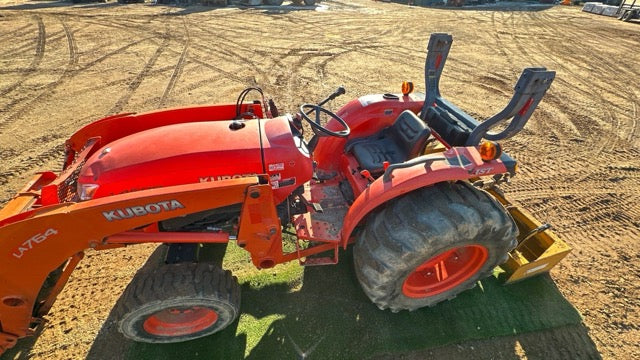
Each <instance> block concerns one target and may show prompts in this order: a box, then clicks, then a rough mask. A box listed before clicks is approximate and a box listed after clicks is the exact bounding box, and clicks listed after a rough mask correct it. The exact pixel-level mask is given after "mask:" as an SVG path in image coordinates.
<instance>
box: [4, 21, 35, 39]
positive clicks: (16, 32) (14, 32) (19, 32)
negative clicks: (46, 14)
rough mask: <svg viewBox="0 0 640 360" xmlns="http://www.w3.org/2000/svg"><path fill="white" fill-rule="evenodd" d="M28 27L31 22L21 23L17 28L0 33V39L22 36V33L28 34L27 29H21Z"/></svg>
mask: <svg viewBox="0 0 640 360" xmlns="http://www.w3.org/2000/svg"><path fill="white" fill-rule="evenodd" d="M29 27H31V24H26V25H23V26H21V27H19V28H17V29H14V30H11V31H8V32H6V33H4V34H0V41H4V38H8V37H11V38H13V39H15V38H17V37H19V36H22V35H24V34H28V33H29V30H27V31H23V30H26V29H27V28H29Z"/></svg>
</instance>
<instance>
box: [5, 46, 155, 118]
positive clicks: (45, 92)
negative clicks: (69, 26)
mask: <svg viewBox="0 0 640 360" xmlns="http://www.w3.org/2000/svg"><path fill="white" fill-rule="evenodd" d="M147 40H149V38H143V39H140V40H137V41H134V42H132V43H129V44H127V45H124V46H121V47H119V48H117V49H115V50H113V51H111V52H109V53H107V54H105V55H103V56H101V57H99V58H97V59H94V60H92V61H90V62H88V63H87V64H84V65H82V66H79V67H78V66H75V67H76V69H74V70H71V69H70V68H69V66H68V68H67V69H69V70H68V71H66V70H65V71H64V72H63V75H62V76H61V77H60V78H58V79H57V80H56V81H53V82H51V83H49V84H47V85H46V86H44V87H43V88H42V90H41V92H40V93H39V94H38V95H36V96H33V97H30V100H26V101H23V102H22V104H23V106H21V107H20V108H18V109H16V110H15V111H14V112H13V113H12V114H10V115H9V116H7V117H6V119H5V121H4V122H1V123H0V131H3V130H4V129H5V128H6V127H7V126H9V125H11V124H12V123H13V122H15V121H16V120H17V119H19V118H20V117H21V116H23V115H24V113H25V112H26V111H28V110H29V109H31V108H32V107H33V105H34V104H37V103H38V102H40V101H42V100H43V99H45V98H46V97H48V96H50V94H51V93H52V91H53V90H54V89H55V88H56V87H58V86H59V85H60V84H61V83H62V82H63V80H66V79H70V78H72V77H74V76H76V75H78V74H80V73H82V72H83V71H86V70H87V69H90V68H91V67H93V66H95V65H96V64H99V63H101V62H103V61H105V60H107V59H109V58H111V57H112V56H115V55H118V54H120V53H123V52H124V51H126V50H127V49H129V48H131V47H133V46H135V45H137V44H140V43H142V42H144V41H147ZM69 45H70V46H71V49H72V48H73V44H69ZM72 51H73V52H75V50H70V52H72ZM23 100H24V99H23Z"/></svg>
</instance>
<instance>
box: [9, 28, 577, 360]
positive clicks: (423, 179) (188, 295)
mask: <svg viewBox="0 0 640 360" xmlns="http://www.w3.org/2000/svg"><path fill="white" fill-rule="evenodd" d="M451 44H452V37H451V36H450V35H447V34H433V35H432V37H431V39H430V41H429V44H428V49H427V50H428V53H427V59H426V65H425V82H426V84H425V85H426V89H427V91H426V94H420V93H414V92H413V91H412V90H413V85H412V84H411V83H408V82H406V83H404V84H403V87H402V93H399V94H374V95H366V96H362V97H359V98H357V99H355V100H353V101H351V102H349V103H347V104H346V105H345V106H343V107H342V108H341V109H340V110H338V111H337V112H335V113H334V112H332V111H330V110H328V109H327V108H325V107H323V105H324V104H325V103H327V102H329V101H330V100H332V99H334V98H335V97H337V96H339V95H342V94H343V93H344V92H345V90H344V89H343V88H339V89H338V90H337V91H336V92H335V93H333V94H331V95H330V96H329V97H328V98H326V99H324V100H323V101H321V102H320V103H319V104H303V105H302V106H301V107H300V109H299V111H298V112H297V113H296V114H279V113H278V110H277V109H276V107H275V105H274V103H273V101H272V100H269V101H266V100H265V98H264V95H263V93H262V90H261V89H259V88H248V89H246V90H245V91H243V92H242V93H241V94H240V96H239V98H238V101H237V102H236V104H221V105H211V106H197V107H185V108H177V109H165V110H160V111H154V112H149V113H144V114H119V115H115V116H111V117H107V118H104V119H101V120H98V121H95V122H93V123H90V124H88V125H86V126H85V127H83V128H82V129H80V130H78V131H77V132H76V133H74V134H73V135H72V136H71V137H70V138H69V139H68V140H67V141H66V153H65V158H64V167H63V170H62V172H60V173H59V174H55V173H53V172H42V173H38V174H37V175H35V176H34V177H33V179H32V180H31V181H30V182H29V183H28V184H27V185H25V187H24V188H23V189H21V190H20V191H19V192H18V194H17V195H16V196H15V197H14V198H13V199H12V200H10V201H9V202H8V203H7V204H6V206H5V207H4V208H3V209H2V210H0V253H1V254H2V255H0V256H2V257H3V259H4V261H2V263H1V265H0V353H1V352H3V351H4V350H6V349H8V348H11V347H13V346H14V345H15V344H16V342H17V340H18V339H19V338H22V337H25V336H28V335H31V334H33V333H34V330H35V329H36V327H37V326H38V325H39V324H40V323H41V322H42V320H43V318H44V316H45V315H46V314H47V313H48V311H49V309H50V308H51V306H52V305H53V303H54V301H55V299H56V296H57V295H58V294H59V293H60V291H61V290H62V289H63V287H64V285H65V284H66V282H67V280H68V279H69V276H70V274H71V273H72V271H73V270H74V268H75V267H76V265H77V264H78V263H79V262H80V261H81V259H82V257H83V254H84V252H85V251H86V250H87V249H94V250H106V249H112V248H116V247H124V246H131V245H134V244H140V243H159V244H163V245H162V249H163V250H164V251H163V255H162V257H161V260H160V261H159V262H158V264H157V266H156V267H155V268H154V269H152V270H148V269H146V270H141V271H140V272H139V273H138V274H137V275H136V276H135V277H134V279H133V280H132V282H131V283H130V284H129V286H128V287H127V289H126V290H125V292H124V294H123V295H122V296H123V299H124V301H122V302H121V304H120V305H118V308H117V309H116V311H115V314H116V317H117V319H118V330H119V331H120V332H121V333H122V334H123V335H124V336H125V337H127V338H129V339H133V340H135V341H141V342H149V343H170V342H178V341H186V340H190V339H195V338H198V337H202V336H207V335H210V334H213V333H215V332H218V331H220V330H222V329H224V328H225V327H226V326H228V325H229V324H231V323H232V322H234V321H235V320H236V319H237V317H238V315H239V312H240V288H239V286H238V283H237V280H236V279H235V277H233V276H232V275H231V273H230V272H229V271H225V270H223V269H222V268H221V266H220V264H219V263H217V262H215V261H210V260H208V259H206V258H204V257H201V256H200V253H199V252H200V249H202V247H203V246H224V245H226V244H227V243H229V242H234V243H236V244H237V245H238V246H240V247H242V248H244V249H245V250H246V251H247V252H248V253H249V255H250V256H251V260H252V262H253V264H254V265H255V266H256V267H257V268H259V269H267V268H272V267H274V266H275V265H277V264H280V263H284V262H288V261H299V262H300V264H301V265H327V264H335V263H337V262H338V259H339V254H340V252H341V249H344V248H346V247H347V246H354V251H353V253H354V263H355V269H356V274H357V276H358V279H359V281H360V284H361V285H362V288H363V290H364V292H365V293H366V294H367V295H368V296H369V298H370V299H371V300H372V302H373V303H374V304H376V306H378V307H379V308H381V309H390V310H391V311H394V312H395V311H401V310H416V309H418V308H421V307H424V306H432V305H435V304H437V303H439V302H441V301H443V300H447V299H451V298H452V297H454V296H456V295H457V294H458V293H460V292H461V291H464V290H465V289H468V288H470V287H472V286H474V285H475V284H476V282H477V281H478V280H479V279H481V278H483V277H485V276H488V275H490V274H491V273H492V271H493V270H494V269H495V268H496V267H497V266H501V267H502V268H503V269H504V270H505V272H506V274H507V275H506V279H507V281H508V282H512V281H517V280H521V279H524V278H526V277H529V276H533V275H537V274H540V273H543V272H546V271H548V270H549V269H550V268H551V267H553V266H554V265H555V263H557V262H558V261H560V259H561V258H562V257H563V256H565V255H566V254H567V253H568V252H569V250H570V249H569V247H568V246H567V245H566V244H564V242H562V241H561V240H560V239H558V238H557V236H555V235H554V234H553V233H552V232H551V231H550V230H549V225H547V224H541V223H540V222H538V221H537V220H535V219H534V218H533V217H532V216H531V215H530V214H529V213H528V212H526V211H525V210H523V209H520V208H519V207H517V206H515V205H514V204H512V203H511V202H509V201H508V200H507V199H506V198H505V197H504V195H503V194H502V192H501V191H500V189H499V188H498V185H499V184H500V183H504V182H506V181H509V180H510V179H511V178H512V177H513V176H514V175H515V174H516V171H517V162H516V160H515V159H513V158H512V157H511V156H509V155H508V154H506V153H504V152H503V151H502V149H501V146H500V145H499V143H498V141H500V140H502V139H506V138H509V137H512V136H514V135H516V134H517V133H518V132H519V131H520V130H522V128H523V127H524V126H525V124H526V123H527V121H528V120H529V118H530V116H531V114H532V113H533V111H534V109H535V108H536V106H537V105H538V104H539V102H540V101H541V100H542V97H543V96H544V94H545V93H546V91H547V89H548V88H549V86H550V85H551V82H552V81H553V78H554V76H555V73H554V72H552V71H548V70H546V69H544V68H529V69H525V70H524V71H523V73H522V75H521V76H520V79H519V80H518V82H517V84H516V86H515V94H514V96H513V98H512V99H511V101H510V102H509V103H508V105H507V106H506V107H505V108H504V109H503V110H502V111H500V112H498V113H497V114H496V115H495V116H492V117H490V118H488V119H486V120H484V121H482V122H480V121H478V120H476V119H474V118H473V117H471V116H470V115H468V114H467V113H465V112H464V111H463V110H461V109H459V108H458V107H456V106H455V105H453V104H452V103H451V102H449V101H448V100H446V99H444V98H443V97H442V96H441V95H440V91H439V79H440V76H441V74H442V70H443V67H444V64H445V62H446V59H447V55H448V53H449V49H450V47H451ZM252 92H254V93H258V94H259V95H260V99H259V100H257V101H254V102H246V101H245V99H246V97H247V96H248V94H250V93H252ZM498 126H501V128H502V129H503V130H500V131H498V132H492V131H491V130H492V129H495V128H496V127H498ZM309 128H310V129H311V131H312V132H311V133H310V132H309ZM283 232H288V233H293V234H295V236H294V240H293V242H294V245H295V246H294V247H293V249H294V250H291V251H287V250H285V249H291V248H292V247H286V246H283V245H284V244H283V243H284V242H285V241H286V240H283V237H282V234H283Z"/></svg>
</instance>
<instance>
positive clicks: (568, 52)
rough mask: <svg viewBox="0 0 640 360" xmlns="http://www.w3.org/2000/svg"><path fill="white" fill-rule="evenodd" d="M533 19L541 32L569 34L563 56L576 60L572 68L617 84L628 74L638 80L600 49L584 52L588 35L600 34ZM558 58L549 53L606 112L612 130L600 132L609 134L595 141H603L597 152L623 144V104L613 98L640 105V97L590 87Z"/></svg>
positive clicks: (543, 18) (541, 17)
mask: <svg viewBox="0 0 640 360" xmlns="http://www.w3.org/2000/svg"><path fill="white" fill-rule="evenodd" d="M530 17H531V18H532V20H533V21H535V22H536V25H537V26H539V27H540V28H541V29H543V31H545V32H546V33H548V34H552V35H553V34H555V33H557V32H558V31H564V30H566V31H564V32H566V36H567V37H568V38H569V39H568V41H566V42H565V43H564V44H563V45H564V46H563V48H562V49H563V51H562V55H565V56H566V57H570V58H572V59H575V60H573V61H571V65H572V66H578V68H581V69H583V70H584V71H588V72H590V73H598V74H599V76H601V77H605V78H610V79H612V81H614V82H615V79H617V78H619V76H620V75H619V74H625V73H626V74H629V75H633V76H635V77H638V76H640V73H635V72H633V71H631V70H630V69H631V68H632V67H630V66H619V64H616V65H613V64H611V61H610V59H608V58H606V57H604V56H602V55H600V54H599V51H597V50H598V49H593V51H588V52H584V49H583V48H584V47H585V46H591V45H589V44H586V42H585V41H584V39H586V38H588V37H589V36H600V35H597V34H591V33H587V32H585V31H584V30H582V29H580V28H579V27H571V26H569V27H567V29H558V28H555V27H550V26H549V25H548V21H549V18H548V17H547V16H544V15H540V14H530ZM564 26H566V25H564ZM611 40H612V39H610V38H602V41H601V42H598V43H600V44H601V43H606V42H610V41H611ZM549 50H550V51H549V53H550V52H551V51H553V50H554V49H551V48H550V49H549ZM556 50H557V49H556ZM547 53H548V52H545V53H544V54H547ZM583 53H588V54H589V56H588V57H585V56H583V55H582V54H583ZM557 55H559V54H557ZM557 55H556V56H553V57H552V56H549V55H548V54H547V56H546V57H547V58H549V59H551V60H552V61H554V62H556V63H557V64H558V65H559V66H561V67H562V72H563V73H567V74H569V75H571V78H572V81H571V83H573V84H575V83H576V82H577V83H578V84H580V85H582V87H583V88H585V89H590V90H591V93H592V94H593V96H594V97H596V98H597V99H598V101H599V102H600V103H601V109H602V111H604V112H605V114H604V115H605V116H606V121H605V123H606V124H608V125H610V126H611V129H610V130H608V129H603V131H601V132H600V134H606V136H605V137H604V138H602V137H599V138H598V139H596V140H599V141H600V144H599V149H598V153H603V152H604V151H605V149H608V148H616V147H617V146H618V145H619V144H620V140H622V138H621V137H620V135H619V134H620V133H625V129H624V128H623V126H624V125H625V124H623V122H622V121H621V120H620V117H619V116H617V115H616V112H617V110H619V107H620V106H621V105H620V104H618V102H617V101H615V100H612V99H611V98H612V97H618V98H619V97H622V98H623V99H625V100H627V101H630V102H631V103H632V104H636V103H638V98H637V97H636V96H635V94H633V92H630V93H631V94H629V95H627V94H624V93H620V91H619V90H617V89H619V88H620V87H618V86H613V84H611V86H607V87H604V86H600V85H595V86H594V84H588V83H587V82H586V80H585V78H584V76H582V75H580V74H578V73H577V72H576V71H575V70H574V69H572V68H571V67H570V66H567V65H565V64H564V62H558V61H557V57H558V56H557ZM566 57H565V58H564V59H565V60H566ZM582 64H588V65H582ZM594 68H595V69H594ZM568 85H569V86H568V87H569V89H570V90H574V89H572V87H571V86H570V85H571V84H568ZM594 87H595V89H594ZM593 90H595V91H593ZM574 91H575V90H574ZM630 127H631V128H632V129H634V130H632V131H636V130H635V129H636V126H634V125H633V123H631V124H630Z"/></svg>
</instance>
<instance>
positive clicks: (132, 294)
mask: <svg viewBox="0 0 640 360" xmlns="http://www.w3.org/2000/svg"><path fill="white" fill-rule="evenodd" d="M239 310H240V287H239V285H238V282H237V280H236V278H235V277H233V276H231V272H229V271H225V270H222V269H220V268H219V267H217V266H216V265H214V264H210V263H177V264H168V265H162V266H160V267H159V268H156V269H154V270H150V271H141V272H138V274H136V276H135V277H134V279H133V280H132V281H131V283H130V284H129V286H127V289H126V290H125V291H124V294H123V301H121V302H120V304H119V307H118V309H117V310H116V316H117V318H118V319H119V321H118V330H119V331H120V332H121V333H122V334H123V335H124V336H125V337H127V338H129V339H131V340H134V341H139V342H146V343H174V342H182V341H188V340H192V339H197V338H200V337H204V336H207V335H211V334H213V333H216V332H218V331H221V330H222V329H224V328H226V327H227V326H228V325H230V324H231V323H233V322H234V321H235V320H236V319H237V317H238V314H239V312H240V311H239Z"/></svg>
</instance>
